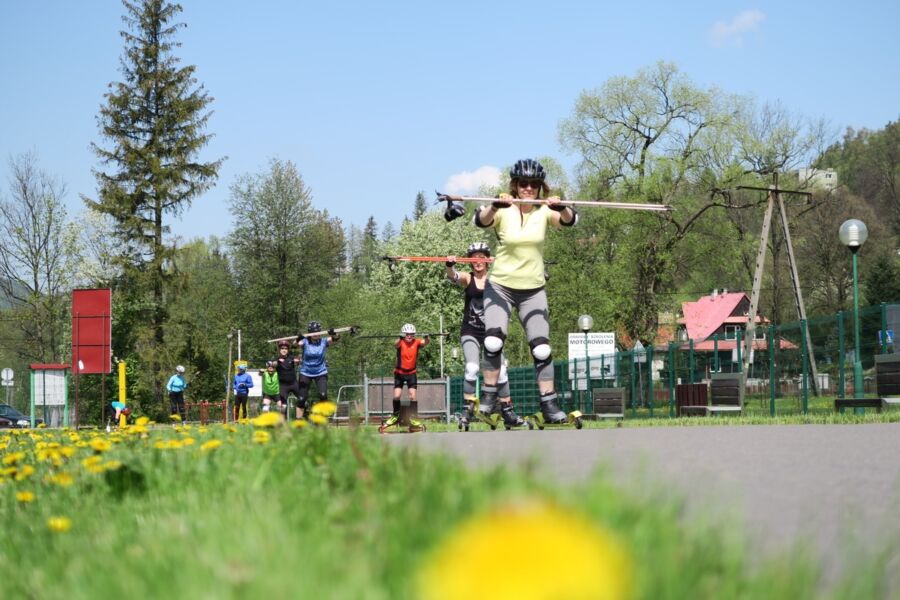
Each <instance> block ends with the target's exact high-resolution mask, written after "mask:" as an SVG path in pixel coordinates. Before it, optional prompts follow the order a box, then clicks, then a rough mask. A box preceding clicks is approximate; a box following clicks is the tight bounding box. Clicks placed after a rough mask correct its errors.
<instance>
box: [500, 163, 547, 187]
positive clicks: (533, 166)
mask: <svg viewBox="0 0 900 600" xmlns="http://www.w3.org/2000/svg"><path fill="white" fill-rule="evenodd" d="M546 176H547V174H546V173H545V172H544V167H542V166H541V163H539V162H538V161H536V160H534V159H533V158H524V159H522V160H519V161H516V164H514V165H513V168H512V169H510V170H509V177H510V179H513V180H516V179H537V180H538V181H540V182H541V183H543V182H544V178H545V177H546Z"/></svg>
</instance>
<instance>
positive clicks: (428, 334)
mask: <svg viewBox="0 0 900 600" xmlns="http://www.w3.org/2000/svg"><path fill="white" fill-rule="evenodd" d="M422 337H423V338H425V339H426V340H430V339H431V334H430V333H423V334H422Z"/></svg>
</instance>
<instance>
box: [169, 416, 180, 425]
mask: <svg viewBox="0 0 900 600" xmlns="http://www.w3.org/2000/svg"><path fill="white" fill-rule="evenodd" d="M169 420H170V421H175V422H176V423H180V422H181V415H169Z"/></svg>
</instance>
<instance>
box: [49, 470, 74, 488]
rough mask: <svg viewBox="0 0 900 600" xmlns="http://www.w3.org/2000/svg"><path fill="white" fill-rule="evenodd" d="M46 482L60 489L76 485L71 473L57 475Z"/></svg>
mask: <svg viewBox="0 0 900 600" xmlns="http://www.w3.org/2000/svg"><path fill="white" fill-rule="evenodd" d="M46 481H48V482H49V483H52V484H54V485H58V486H60V487H69V486H70V485H72V484H73V483H75V478H73V477H72V475H70V474H69V473H57V474H56V475H51V476H49V477H47V478H46Z"/></svg>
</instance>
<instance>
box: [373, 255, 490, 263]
mask: <svg viewBox="0 0 900 600" xmlns="http://www.w3.org/2000/svg"><path fill="white" fill-rule="evenodd" d="M381 260H386V261H388V262H447V256H382V257H381ZM454 260H455V261H456V262H458V263H463V264H465V263H477V262H482V263H492V262H494V259H493V258H469V257H467V256H459V257H456V258H455V259H454Z"/></svg>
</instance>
